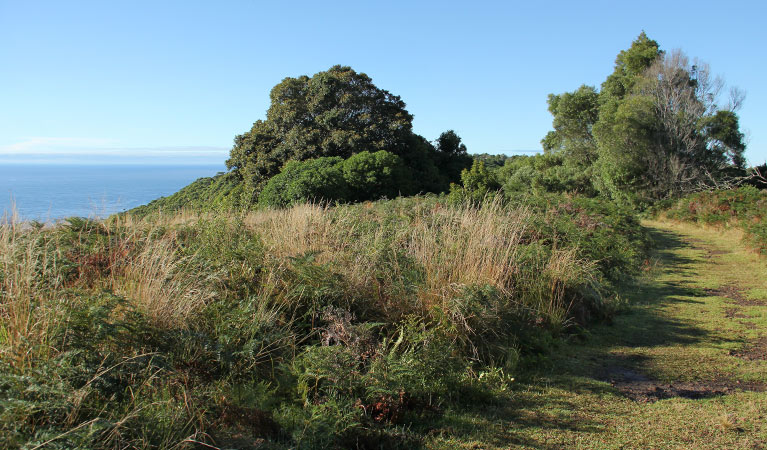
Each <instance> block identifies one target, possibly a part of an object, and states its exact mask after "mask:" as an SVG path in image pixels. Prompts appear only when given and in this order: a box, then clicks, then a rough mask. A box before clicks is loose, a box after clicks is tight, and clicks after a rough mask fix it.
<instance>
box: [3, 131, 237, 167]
mask: <svg viewBox="0 0 767 450" xmlns="http://www.w3.org/2000/svg"><path fill="white" fill-rule="evenodd" d="M228 155H229V149H228V148H224V147H210V146H168V147H120V146H118V142H117V141H114V140H111V139H98V138H73V137H33V138H29V139H25V140H23V141H20V142H15V143H12V144H9V145H0V163H24V164H27V163H45V164H55V163H62V164H222V165H223V163H224V161H225V160H226V158H227V156H228Z"/></svg>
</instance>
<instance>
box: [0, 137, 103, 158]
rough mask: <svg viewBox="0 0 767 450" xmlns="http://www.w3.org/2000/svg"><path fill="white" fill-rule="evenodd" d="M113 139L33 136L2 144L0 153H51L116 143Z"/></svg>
mask: <svg viewBox="0 0 767 450" xmlns="http://www.w3.org/2000/svg"><path fill="white" fill-rule="evenodd" d="M115 143H116V142H115V141H113V140H111V139H97V138H73V137H33V138H29V139H26V140H23V141H21V142H16V143H13V144H10V145H0V154H3V155H8V154H51V153H61V152H66V151H70V152H71V151H72V149H83V148H88V147H91V148H93V147H106V146H110V145H113V144H115Z"/></svg>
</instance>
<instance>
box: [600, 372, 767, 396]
mask: <svg viewBox="0 0 767 450" xmlns="http://www.w3.org/2000/svg"><path fill="white" fill-rule="evenodd" d="M604 372H605V373H604V376H603V377H602V379H603V380H604V381H607V382H609V383H610V384H611V385H612V386H614V387H615V388H616V389H618V390H619V391H620V392H621V393H622V394H623V395H625V396H626V397H628V398H630V399H631V400H634V401H635V402H639V403H652V402H655V401H658V400H663V399H667V398H673V397H682V398H689V399H694V400H697V399H703V398H711V397H718V396H721V395H727V394H732V393H735V392H736V391H738V390H744V391H757V392H764V391H767V385H765V384H764V383H755V382H737V381H673V382H670V383H668V382H661V381H658V380H653V379H651V378H649V377H647V376H646V375H644V374H642V373H640V372H637V371H635V370H632V369H628V368H626V367H620V366H612V367H607V368H605V371H604Z"/></svg>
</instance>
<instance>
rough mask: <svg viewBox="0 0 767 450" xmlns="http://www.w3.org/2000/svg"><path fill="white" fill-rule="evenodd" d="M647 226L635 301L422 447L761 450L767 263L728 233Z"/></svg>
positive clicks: (631, 293)
mask: <svg viewBox="0 0 767 450" xmlns="http://www.w3.org/2000/svg"><path fill="white" fill-rule="evenodd" d="M645 226H647V227H648V229H649V230H650V232H651V234H652V238H653V240H654V243H655V248H656V251H655V255H654V257H653V260H652V261H651V262H650V268H649V269H648V274H647V276H646V277H645V278H644V279H643V280H641V281H638V282H636V283H635V284H633V285H631V286H627V287H626V289H625V291H624V295H625V297H626V299H627V300H628V304H629V305H631V306H629V307H627V308H626V310H625V311H623V312H622V313H621V314H619V315H617V316H616V318H615V320H614V321H613V323H612V324H609V325H601V326H597V327H595V328H592V329H590V331H589V335H588V336H586V337H585V338H584V339H583V341H582V342H577V343H573V344H572V345H563V346H562V347H561V348H559V349H557V350H556V351H555V353H556V356H554V357H552V358H550V359H548V360H547V361H546V362H545V363H543V364H544V366H543V367H541V368H540V369H539V370H538V371H537V375H535V376H532V377H530V379H527V380H523V381H520V382H518V383H517V384H516V387H515V390H514V393H513V395H512V397H511V400H510V401H507V402H503V403H501V404H498V405H497V406H493V407H482V408H481V409H480V408H477V409H474V410H469V411H467V410H461V411H447V412H446V414H445V415H444V416H442V417H441V418H440V419H439V422H438V423H437V425H436V427H432V428H431V430H430V431H429V435H430V438H429V440H428V442H426V445H425V447H426V448H435V449H436V448H445V449H447V448H473V449H495V448H498V449H501V448H502V449H508V448H513V449H526V448H530V449H533V448H535V449H561V448H576V449H578V448H580V449H714V448H716V449H720V448H721V449H767V392H766V391H765V389H767V360H765V358H766V357H767V356H766V355H765V352H767V260H765V259H763V258H759V257H758V256H757V255H755V254H754V253H752V252H749V251H748V250H745V249H744V248H743V246H742V245H741V243H740V236H739V235H738V232H737V231H735V230H728V231H726V232H723V231H718V230H707V229H701V228H698V227H694V226H690V225H680V224H672V223H667V222H647V223H646V224H645Z"/></svg>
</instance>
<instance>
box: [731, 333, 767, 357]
mask: <svg viewBox="0 0 767 450" xmlns="http://www.w3.org/2000/svg"><path fill="white" fill-rule="evenodd" d="M730 355H732V356H737V357H738V358H743V359H748V360H750V361H767V336H762V337H760V338H759V339H756V340H754V341H751V342H749V343H748V344H746V346H745V347H743V348H742V349H740V350H733V351H731V352H730Z"/></svg>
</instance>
